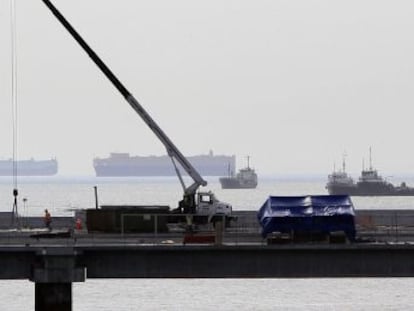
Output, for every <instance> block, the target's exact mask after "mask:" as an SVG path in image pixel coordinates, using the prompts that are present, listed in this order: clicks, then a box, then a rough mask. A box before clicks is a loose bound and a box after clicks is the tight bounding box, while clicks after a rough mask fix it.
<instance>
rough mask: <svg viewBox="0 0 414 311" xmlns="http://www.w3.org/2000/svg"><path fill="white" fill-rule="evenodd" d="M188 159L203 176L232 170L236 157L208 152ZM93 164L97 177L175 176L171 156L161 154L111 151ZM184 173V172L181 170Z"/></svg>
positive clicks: (221, 173) (222, 173) (217, 174)
mask: <svg viewBox="0 0 414 311" xmlns="http://www.w3.org/2000/svg"><path fill="white" fill-rule="evenodd" d="M187 159H188V161H190V162H191V164H192V165H193V166H194V167H195V168H196V169H197V171H198V172H199V173H200V174H201V175H203V176H222V175H224V174H226V170H227V167H228V166H230V167H231V169H233V170H234V168H235V166H236V157H235V156H234V155H233V156H228V155H215V154H213V151H211V150H210V152H209V153H208V154H203V155H195V156H188V157H187ZM93 166H94V169H95V173H96V176H98V177H108V176H111V177H122V176H176V171H175V168H174V165H173V164H172V162H171V158H170V157H169V156H167V155H162V156H155V155H151V156H131V155H130V154H129V153H111V154H110V155H109V157H107V158H95V159H93ZM183 174H185V172H183Z"/></svg>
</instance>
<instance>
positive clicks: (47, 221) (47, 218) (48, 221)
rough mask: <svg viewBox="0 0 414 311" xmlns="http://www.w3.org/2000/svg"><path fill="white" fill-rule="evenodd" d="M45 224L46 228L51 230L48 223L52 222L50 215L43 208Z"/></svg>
mask: <svg viewBox="0 0 414 311" xmlns="http://www.w3.org/2000/svg"><path fill="white" fill-rule="evenodd" d="M44 221H45V226H46V228H47V229H49V230H51V228H50V223H51V222H52V216H50V213H49V211H48V210H47V209H45V216H44Z"/></svg>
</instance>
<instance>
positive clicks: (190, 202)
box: [42, 0, 233, 223]
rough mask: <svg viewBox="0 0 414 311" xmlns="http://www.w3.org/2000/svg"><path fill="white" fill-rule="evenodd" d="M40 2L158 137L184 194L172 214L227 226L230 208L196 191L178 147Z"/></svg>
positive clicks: (198, 181)
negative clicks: (188, 182) (218, 221)
mask: <svg viewBox="0 0 414 311" xmlns="http://www.w3.org/2000/svg"><path fill="white" fill-rule="evenodd" d="M42 1H43V2H44V3H45V5H46V6H47V7H48V8H49V9H50V11H51V12H52V14H53V15H54V16H55V17H56V18H57V19H58V21H59V22H60V23H61V24H62V25H63V27H64V28H65V29H66V30H67V31H68V32H69V33H70V34H71V35H72V37H73V38H74V39H75V40H76V42H77V43H78V44H79V45H80V46H81V47H82V48H83V50H84V51H85V52H86V53H87V54H88V55H89V57H90V58H91V59H92V61H93V62H94V63H95V64H96V65H97V66H98V68H99V69H100V70H101V71H102V72H103V74H104V75H105V76H106V77H107V78H108V79H109V80H110V81H111V82H112V84H113V85H114V86H115V88H116V89H117V90H118V91H119V92H120V93H121V94H122V96H123V97H124V98H125V100H126V101H127V102H128V104H129V105H130V106H131V107H132V108H133V109H134V111H135V112H136V113H137V114H138V115H139V116H140V117H141V118H142V120H143V121H144V122H145V123H146V124H147V125H148V127H149V128H150V129H151V130H152V132H153V133H154V134H155V135H156V136H157V137H158V139H159V140H160V141H161V143H162V144H163V145H164V146H165V148H166V150H167V154H168V155H169V157H170V158H171V161H172V165H173V166H174V168H175V171H176V173H177V177H178V179H179V181H180V183H181V186H182V187H183V191H184V195H183V199H182V200H181V201H180V202H179V204H178V207H177V208H176V209H174V210H173V211H172V213H174V214H194V216H195V219H196V218H198V219H201V218H203V219H205V218H206V217H207V219H208V220H207V221H212V220H214V219H217V218H221V217H225V218H226V223H228V221H229V220H231V219H233V217H232V216H231V214H232V206H231V205H230V204H228V203H224V202H221V201H219V200H218V199H217V198H216V197H215V195H214V194H213V193H212V192H211V191H208V192H197V190H198V189H199V187H200V186H206V185H207V182H206V181H205V180H204V179H203V178H202V177H201V175H200V174H199V173H198V172H197V170H196V169H195V168H194V166H193V165H192V164H191V163H190V162H189V161H188V160H187V159H186V157H185V156H184V155H183V154H182V153H181V152H180V150H178V148H177V147H176V146H175V145H174V143H173V142H172V141H171V140H170V139H169V137H168V136H167V135H166V134H165V133H164V131H163V130H162V129H161V128H160V127H159V126H158V124H157V123H156V122H155V121H154V120H153V119H152V117H151V116H150V115H149V114H148V113H147V111H146V110H145V109H144V108H143V106H142V105H141V104H140V103H139V102H138V101H137V100H136V99H135V97H134V96H133V95H132V94H131V93H130V92H129V91H128V90H127V89H126V87H125V86H124V85H123V84H122V83H121V81H120V80H119V79H118V78H117V77H116V76H115V75H114V74H113V73H112V71H111V70H110V69H109V68H108V66H107V65H106V64H105V63H104V62H103V61H102V60H101V59H100V57H99V56H98V55H97V54H96V53H95V52H94V51H93V50H92V48H90V46H89V45H88V44H87V43H86V42H85V40H84V39H83V38H82V37H81V36H80V35H79V33H78V32H77V31H76V30H75V29H74V28H73V27H72V25H71V24H70V23H69V22H68V21H67V20H66V18H65V17H64V16H63V15H62V14H61V13H60V12H59V11H58V9H57V8H56V7H55V6H54V5H53V4H52V3H51V1H49V0H42ZM177 162H178V163H179V164H180V165H181V167H182V168H183V169H184V170H185V171H186V172H187V174H188V175H189V176H190V177H191V178H192V179H193V183H192V184H191V185H189V186H186V185H185V183H184V180H183V177H182V175H181V172H180V170H179V168H178V166H177ZM200 216H203V217H200ZM204 221H205V220H204ZM204 221H203V222H204Z"/></svg>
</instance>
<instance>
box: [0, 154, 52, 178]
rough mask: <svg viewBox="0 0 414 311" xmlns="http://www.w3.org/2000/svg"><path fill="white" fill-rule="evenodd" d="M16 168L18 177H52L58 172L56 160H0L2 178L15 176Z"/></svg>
mask: <svg viewBox="0 0 414 311" xmlns="http://www.w3.org/2000/svg"><path fill="white" fill-rule="evenodd" d="M14 168H16V173H17V176H52V175H56V174H57V172H58V162H57V160H56V159H49V160H35V159H33V158H32V159H29V160H19V161H16V162H14V161H13V160H12V159H8V160H0V176H13V175H14V174H13V171H14Z"/></svg>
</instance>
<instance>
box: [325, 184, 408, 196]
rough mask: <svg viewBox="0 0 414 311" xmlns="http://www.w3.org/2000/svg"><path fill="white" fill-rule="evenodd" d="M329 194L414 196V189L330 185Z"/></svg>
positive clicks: (365, 185) (367, 185)
mask: <svg viewBox="0 0 414 311" xmlns="http://www.w3.org/2000/svg"><path fill="white" fill-rule="evenodd" d="M327 189H328V193H329V194H331V195H343V194H345V195H351V196H414V188H409V187H404V188H400V187H393V186H390V185H389V184H386V185H369V184H357V185H354V186H346V185H328V186H327Z"/></svg>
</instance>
